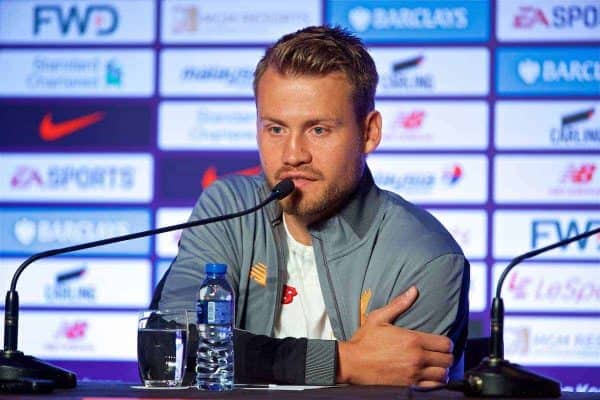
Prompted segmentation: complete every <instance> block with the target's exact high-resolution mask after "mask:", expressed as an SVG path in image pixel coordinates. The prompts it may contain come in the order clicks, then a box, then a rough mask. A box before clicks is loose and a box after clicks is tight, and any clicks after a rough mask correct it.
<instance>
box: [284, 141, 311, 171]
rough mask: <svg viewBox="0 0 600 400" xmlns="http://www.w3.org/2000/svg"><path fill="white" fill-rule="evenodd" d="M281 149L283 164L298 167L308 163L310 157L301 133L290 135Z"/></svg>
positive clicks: (307, 145) (307, 146) (306, 143)
mask: <svg viewBox="0 0 600 400" xmlns="http://www.w3.org/2000/svg"><path fill="white" fill-rule="evenodd" d="M284 146H285V148H284V149H283V163H284V164H286V165H290V166H298V165H302V164H307V163H310V162H311V160H312V155H311V152H310V148H309V143H308V140H307V138H306V137H305V136H304V135H303V134H302V133H292V134H291V135H289V136H288V138H287V140H286V141H285V144H284Z"/></svg>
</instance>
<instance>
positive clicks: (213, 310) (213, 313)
mask: <svg viewBox="0 0 600 400" xmlns="http://www.w3.org/2000/svg"><path fill="white" fill-rule="evenodd" d="M196 312H197V314H198V315H197V316H198V323H199V324H213V325H228V324H231V323H232V322H233V302H231V301H214V300H211V301H198V307H197V308H196Z"/></svg>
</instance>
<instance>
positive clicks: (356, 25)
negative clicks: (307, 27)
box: [326, 0, 489, 42]
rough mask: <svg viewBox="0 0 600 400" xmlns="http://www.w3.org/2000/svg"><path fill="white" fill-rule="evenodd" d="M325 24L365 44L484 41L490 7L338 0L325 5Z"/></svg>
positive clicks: (478, 3) (420, 1)
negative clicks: (351, 32) (348, 32)
mask: <svg viewBox="0 0 600 400" xmlns="http://www.w3.org/2000/svg"><path fill="white" fill-rule="evenodd" d="M326 6H327V11H326V15H327V16H328V21H327V22H328V23H329V24H331V25H342V26H345V27H347V28H350V29H352V30H354V31H355V32H357V33H358V34H360V36H361V37H362V38H363V39H364V40H366V41H367V42H391V41H394V39H395V41H398V40H399V41H412V42H415V41H436V42H443V41H461V40H471V41H483V40H485V39H487V37H488V34H489V32H488V30H489V28H488V26H487V25H486V23H485V21H487V19H488V18H489V4H488V3H487V2H483V1H470V2H464V1H452V0H448V1H431V0H418V1H415V0H408V1H403V2H401V4H395V3H393V2H389V1H377V0H375V1H369V2H365V1H358V0H340V1H331V2H326Z"/></svg>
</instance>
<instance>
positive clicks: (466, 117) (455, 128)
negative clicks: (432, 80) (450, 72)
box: [376, 100, 488, 150]
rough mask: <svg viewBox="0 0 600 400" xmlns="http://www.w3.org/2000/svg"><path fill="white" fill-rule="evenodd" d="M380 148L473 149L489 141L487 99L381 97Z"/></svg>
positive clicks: (379, 106) (484, 146)
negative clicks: (435, 99)
mask: <svg viewBox="0 0 600 400" xmlns="http://www.w3.org/2000/svg"><path fill="white" fill-rule="evenodd" d="M376 108H377V109H378V110H379V111H380V112H381V115H382V118H383V135H382V141H381V144H380V146H379V149H380V150H402V149H427V150H434V149H469V150H484V149H486V148H487V144H488V107H487V104H486V103H485V102H483V101H462V102H457V101H437V102H433V101H396V100H380V101H378V102H377V104H376Z"/></svg>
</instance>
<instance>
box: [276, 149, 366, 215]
mask: <svg viewBox="0 0 600 400" xmlns="http://www.w3.org/2000/svg"><path fill="white" fill-rule="evenodd" d="M349 165H351V167H350V168H348V170H347V173H346V174H344V176H343V177H340V178H339V179H337V180H336V181H331V182H327V181H325V180H324V176H323V174H322V173H321V172H320V171H318V170H315V169H313V168H311V167H300V168H297V169H289V168H281V169H280V170H278V171H277V173H276V174H275V179H269V178H268V185H269V186H270V187H271V188H272V187H273V186H274V185H275V184H276V183H277V182H279V181H280V180H281V176H282V175H283V174H284V173H286V172H291V171H295V172H303V173H306V174H308V175H309V176H312V177H315V178H317V184H318V185H319V186H321V187H319V188H315V189H312V190H307V191H304V190H294V191H293V192H292V193H291V194H290V195H289V196H287V197H286V198H284V199H282V200H280V201H279V204H280V205H281V207H282V209H283V212H284V213H286V214H288V215H294V216H297V217H299V218H301V219H304V220H306V221H307V222H309V223H313V222H316V221H319V220H321V219H323V218H326V217H328V216H330V215H332V214H333V213H335V211H337V210H338V209H339V208H340V207H341V206H342V205H343V204H344V203H345V202H346V201H347V200H348V199H349V198H350V196H351V194H352V193H353V192H354V191H355V190H356V187H357V185H358V182H359V181H360V179H361V177H362V174H363V171H364V165H365V164H364V159H363V158H362V157H359V159H358V160H354V161H353V162H351V163H349ZM323 183H325V185H323Z"/></svg>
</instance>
